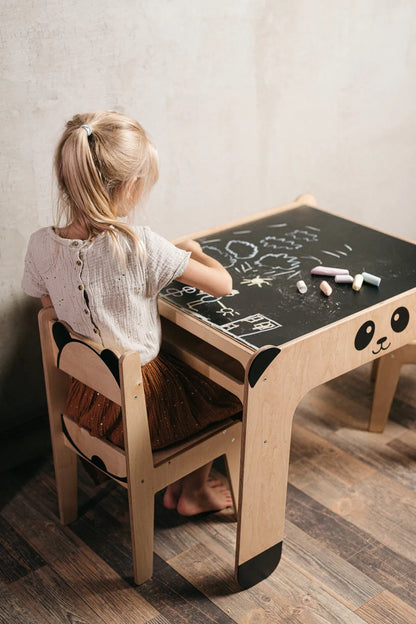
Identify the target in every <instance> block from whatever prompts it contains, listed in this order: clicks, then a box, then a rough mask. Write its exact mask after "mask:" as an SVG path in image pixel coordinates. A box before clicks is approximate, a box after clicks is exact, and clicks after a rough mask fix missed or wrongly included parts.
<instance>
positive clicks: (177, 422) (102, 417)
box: [65, 353, 242, 450]
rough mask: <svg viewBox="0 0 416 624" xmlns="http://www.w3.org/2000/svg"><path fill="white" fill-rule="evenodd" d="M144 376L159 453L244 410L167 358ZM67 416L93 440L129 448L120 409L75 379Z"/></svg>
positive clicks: (151, 366)
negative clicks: (100, 439) (108, 441)
mask: <svg viewBox="0 0 416 624" xmlns="http://www.w3.org/2000/svg"><path fill="white" fill-rule="evenodd" d="M142 377H143V388H144V393H145V398H146V407H147V416H148V420H149V430H150V440H151V444H152V448H153V449H154V450H157V449H161V448H164V447H166V446H169V445H170V444H174V443H175V442H180V441H181V440H185V439H186V438H189V437H190V436H191V435H193V434H195V433H197V432H198V431H201V430H203V429H205V428H206V427H208V426H209V425H211V424H213V423H215V422H220V421H221V420H225V419H226V418H230V417H232V416H236V415H237V414H239V413H240V412H241V410H242V405H241V402H240V400H239V399H238V398H237V397H235V396H234V395H233V394H231V393H230V392H228V391H227V390H224V388H221V386H219V385H218V384H216V383H215V382H213V381H211V380H210V379H208V378H207V377H204V376H203V375H201V374H200V373H198V372H197V371H195V370H193V369H192V368H191V367H190V366H188V365H187V364H184V363H183V362H181V361H180V360H178V359H176V358H175V357H173V356H171V355H169V354H167V353H159V355H158V356H157V357H156V358H155V359H154V360H152V361H151V362H148V364H145V365H144V366H142ZM65 414H67V415H68V416H70V417H71V418H73V419H74V420H76V421H77V422H78V423H79V424H80V426H81V427H84V428H85V429H88V431H89V432H90V433H91V435H93V436H97V437H99V438H107V439H109V440H110V441H111V442H112V443H113V444H116V445H117V446H120V447H121V448H123V447H124V438H123V422H122V416H121V409H120V406H119V405H117V404H116V403H113V402H112V401H110V399H107V398H106V397H104V396H103V395H102V394H98V393H97V392H95V391H94V390H92V389H91V388H88V386H85V385H84V384H83V383H81V382H80V381H78V380H76V379H71V383H70V388H69V393H68V399H67V403H66V407H65Z"/></svg>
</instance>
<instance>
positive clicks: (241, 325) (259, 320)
mask: <svg viewBox="0 0 416 624" xmlns="http://www.w3.org/2000/svg"><path fill="white" fill-rule="evenodd" d="M279 327H282V326H281V324H280V323H278V322H277V321H274V320H272V319H270V318H268V317H267V316H264V315H263V314H251V315H250V316H246V317H245V318H242V319H238V320H236V321H231V322H230V323H226V324H225V325H221V329H222V330H223V331H226V332H228V333H230V334H232V335H233V336H235V337H236V338H244V337H245V336H253V335H254V334H261V333H263V332H266V331H270V330H272V329H278V328H279Z"/></svg>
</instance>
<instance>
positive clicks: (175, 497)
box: [163, 481, 182, 509]
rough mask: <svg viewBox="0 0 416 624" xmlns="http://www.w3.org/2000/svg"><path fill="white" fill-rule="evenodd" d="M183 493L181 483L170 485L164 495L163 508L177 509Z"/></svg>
mask: <svg viewBox="0 0 416 624" xmlns="http://www.w3.org/2000/svg"><path fill="white" fill-rule="evenodd" d="M181 492H182V484H181V482H180V481H176V482H175V483H172V484H171V485H168V487H167V488H166V491H165V494H164V495H163V506H164V507H166V509H176V507H177V505H178V501H179V497H180V495H181Z"/></svg>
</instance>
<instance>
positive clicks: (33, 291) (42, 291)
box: [22, 238, 48, 297]
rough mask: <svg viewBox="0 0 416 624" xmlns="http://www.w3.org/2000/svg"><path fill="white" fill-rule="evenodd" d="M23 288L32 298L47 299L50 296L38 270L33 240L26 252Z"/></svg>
mask: <svg viewBox="0 0 416 624" xmlns="http://www.w3.org/2000/svg"><path fill="white" fill-rule="evenodd" d="M22 288H23V290H24V291H25V293H26V294H27V295H30V296H31V297H46V296H47V295H48V289H47V288H46V286H45V283H44V281H43V279H42V277H41V275H40V274H39V271H38V270H37V268H36V263H35V259H34V249H33V238H31V239H30V241H29V245H28V248H27V252H26V257H25V268H24V273H23V279H22Z"/></svg>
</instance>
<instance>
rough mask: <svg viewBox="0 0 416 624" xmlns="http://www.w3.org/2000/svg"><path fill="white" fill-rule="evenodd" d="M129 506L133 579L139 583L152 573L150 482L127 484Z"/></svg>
mask: <svg viewBox="0 0 416 624" xmlns="http://www.w3.org/2000/svg"><path fill="white" fill-rule="evenodd" d="M129 508H130V529H131V545H132V552H133V565H134V581H135V583H136V584H137V585H140V584H141V583H144V582H145V581H147V580H148V579H150V578H151V576H152V574H153V533H154V513H155V499H154V493H153V491H152V489H151V487H150V484H147V483H142V482H140V483H135V484H133V485H132V486H130V485H129Z"/></svg>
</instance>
